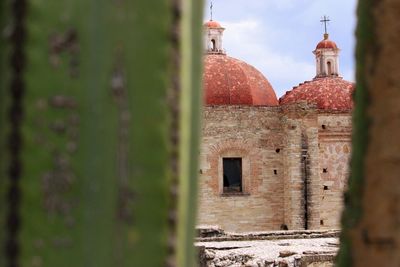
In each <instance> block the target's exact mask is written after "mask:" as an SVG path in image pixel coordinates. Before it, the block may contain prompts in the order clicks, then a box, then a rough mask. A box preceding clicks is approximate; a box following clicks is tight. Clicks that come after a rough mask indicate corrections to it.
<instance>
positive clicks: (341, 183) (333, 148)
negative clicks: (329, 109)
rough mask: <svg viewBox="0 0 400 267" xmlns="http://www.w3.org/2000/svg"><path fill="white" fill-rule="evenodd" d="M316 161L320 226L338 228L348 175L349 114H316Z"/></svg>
mask: <svg viewBox="0 0 400 267" xmlns="http://www.w3.org/2000/svg"><path fill="white" fill-rule="evenodd" d="M319 125H320V128H319V154H320V155H319V162H320V164H319V165H320V170H319V172H320V176H321V189H320V192H321V208H320V210H321V219H320V220H321V221H320V224H321V228H326V229H332V228H337V229H338V228H340V215H341V213H342V209H343V192H344V190H345V186H346V184H347V177H348V175H349V160H350V149H351V136H350V134H351V116H350V114H331V115H326V114H321V115H320V117H319Z"/></svg>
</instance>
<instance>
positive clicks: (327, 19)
mask: <svg viewBox="0 0 400 267" xmlns="http://www.w3.org/2000/svg"><path fill="white" fill-rule="evenodd" d="M320 21H321V22H322V23H324V24H325V34H328V27H327V24H328V22H330V21H331V20H330V19H329V17H327V16H324V17H323V18H322V20H320Z"/></svg>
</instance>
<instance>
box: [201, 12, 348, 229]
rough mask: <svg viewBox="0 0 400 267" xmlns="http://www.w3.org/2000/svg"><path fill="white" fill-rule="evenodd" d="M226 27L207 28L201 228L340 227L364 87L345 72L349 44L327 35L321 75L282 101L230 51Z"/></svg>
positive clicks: (319, 60)
mask: <svg viewBox="0 0 400 267" xmlns="http://www.w3.org/2000/svg"><path fill="white" fill-rule="evenodd" d="M224 30H225V29H224V28H223V27H222V26H221V25H220V23H218V22H216V21H213V20H210V21H208V22H206V23H205V24H204V35H205V36H204V39H205V48H206V51H205V55H204V102H205V103H204V108H203V125H202V143H201V151H200V170H199V172H200V178H199V179H200V180H199V183H200V185H199V212H198V225H212V226H219V227H220V228H221V229H223V230H225V231H229V232H254V231H269V230H282V229H289V230H300V229H311V230H317V229H336V228H339V227H340V223H339V221H340V214H341V211H342V206H343V204H342V202H343V191H344V190H345V186H346V179H347V176H348V173H349V167H348V163H349V159H350V152H351V151H350V149H351V131H352V120H351V116H352V109H353V102H352V94H353V91H354V89H355V85H354V83H351V82H348V81H345V80H344V79H343V78H342V77H340V72H339V52H340V49H339V48H338V47H337V45H336V43H335V42H333V41H332V40H330V39H329V35H328V34H327V33H325V35H324V37H323V40H322V41H321V42H319V43H318V44H317V46H316V48H315V50H314V51H313V53H314V55H315V60H316V76H315V77H314V78H312V77H310V79H311V80H310V81H305V82H303V83H301V84H299V85H298V86H295V87H293V89H292V90H290V91H288V92H286V94H285V95H284V96H282V97H281V98H280V99H278V98H277V97H276V94H275V92H274V89H273V87H272V86H271V84H270V83H269V82H268V80H267V78H265V76H264V75H263V74H261V73H260V72H259V71H258V70H257V69H255V68H254V67H253V66H251V65H249V64H247V63H246V62H243V61H241V60H239V59H236V58H233V57H230V56H228V55H227V54H226V53H225V50H224V49H223V33H224Z"/></svg>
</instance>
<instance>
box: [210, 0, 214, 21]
mask: <svg viewBox="0 0 400 267" xmlns="http://www.w3.org/2000/svg"><path fill="white" fill-rule="evenodd" d="M213 7H214V6H213V1H211V4H210V18H211V19H210V20H212V19H213Z"/></svg>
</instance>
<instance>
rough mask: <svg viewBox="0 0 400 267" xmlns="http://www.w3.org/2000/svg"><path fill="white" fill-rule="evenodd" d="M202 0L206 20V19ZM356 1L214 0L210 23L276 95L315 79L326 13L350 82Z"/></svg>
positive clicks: (343, 73) (342, 69)
mask: <svg viewBox="0 0 400 267" xmlns="http://www.w3.org/2000/svg"><path fill="white" fill-rule="evenodd" d="M209 6H210V0H206V7H205V13H204V20H205V21H207V20H209V19H210V9H209ZM356 6H357V1H356V0H213V20H215V21H218V22H220V23H221V25H222V26H223V27H224V28H226V30H225V32H224V38H223V47H224V48H225V50H226V52H227V55H229V56H231V57H234V58H238V59H241V60H243V61H245V62H247V63H249V64H251V65H253V66H254V67H255V68H257V69H258V70H259V71H261V73H263V74H264V76H265V77H267V79H268V80H269V82H270V83H271V84H272V86H273V88H274V89H275V92H276V94H277V96H278V97H281V96H282V95H284V94H285V92H286V91H289V90H291V89H292V87H293V86H297V85H298V84H299V83H302V82H304V81H308V80H312V79H313V78H314V77H315V57H314V55H313V54H312V51H313V50H314V49H315V47H316V45H317V44H318V42H319V41H321V40H322V39H323V33H324V26H323V24H322V23H321V22H320V20H321V18H322V17H323V16H324V15H327V16H328V17H329V18H330V20H331V22H329V24H328V32H329V36H330V39H331V40H333V41H335V42H336V44H337V45H338V47H339V48H340V49H341V53H340V60H339V64H340V70H339V71H340V75H341V76H342V77H343V78H344V79H345V80H349V81H354V80H355V78H354V72H355V62H354V61H355V60H354V47H355V35H354V31H355V26H356V15H355V14H356Z"/></svg>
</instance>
